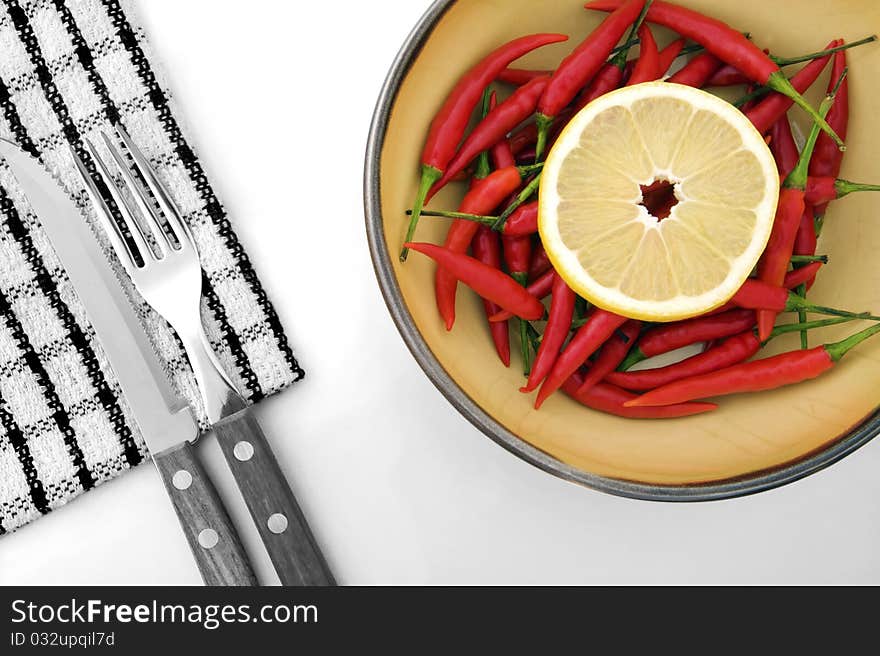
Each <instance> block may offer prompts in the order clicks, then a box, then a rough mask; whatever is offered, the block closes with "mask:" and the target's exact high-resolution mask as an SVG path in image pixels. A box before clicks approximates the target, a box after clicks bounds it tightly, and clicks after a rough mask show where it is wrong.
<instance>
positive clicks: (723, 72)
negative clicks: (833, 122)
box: [703, 64, 843, 148]
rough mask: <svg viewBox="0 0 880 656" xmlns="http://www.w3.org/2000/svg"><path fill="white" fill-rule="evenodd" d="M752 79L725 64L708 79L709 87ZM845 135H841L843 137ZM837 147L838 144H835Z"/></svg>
mask: <svg viewBox="0 0 880 656" xmlns="http://www.w3.org/2000/svg"><path fill="white" fill-rule="evenodd" d="M750 82H751V80H750V79H749V78H747V77H746V76H745V75H743V74H742V73H741V72H740V70H739V69H738V68H737V67H736V66H731V65H730V64H724V65H723V66H722V67H721V68H719V69H718V70H716V71H715V72H714V73H713V74H712V77H710V78H709V79H708V80H706V84H705V85H703V86H707V87H735V86H737V85H739V84H749V83H750ZM842 138H843V137H841V139H842ZM835 148H837V146H835Z"/></svg>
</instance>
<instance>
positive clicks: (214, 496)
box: [0, 139, 257, 586]
mask: <svg viewBox="0 0 880 656" xmlns="http://www.w3.org/2000/svg"><path fill="white" fill-rule="evenodd" d="M0 155H2V156H3V157H4V158H5V160H6V163H7V164H8V165H9V167H10V169H11V170H12V173H13V175H14V176H15V178H16V180H17V181H18V183H19V185H20V187H21V189H22V191H23V192H24V195H25V197H26V198H27V199H28V201H29V203H30V205H31V207H32V208H33V210H34V213H35V214H36V216H37V218H38V219H39V222H40V225H41V226H42V228H43V230H44V232H45V233H46V235H47V236H48V238H49V241H50V242H51V243H52V247H53V248H54V250H55V253H56V254H57V255H58V258H59V260H60V261H61V264H62V265H63V266H64V269H65V271H66V273H67V276H68V278H69V279H70V282H71V283H72V284H73V287H74V289H75V290H76V293H77V296H78V297H79V299H80V301H81V302H82V304H83V306H84V307H85V311H86V315H87V316H88V318H89V321H90V323H91V325H92V327H93V329H94V331H95V335H96V336H97V338H98V341H99V342H100V343H101V346H102V348H103V349H104V352H105V353H106V355H107V359H108V360H109V362H110V366H111V367H112V369H113V371H114V373H115V374H116V378H117V379H118V381H119V386H120V388H121V389H122V393H123V396H124V397H125V400H126V402H127V403H128V406H129V408H130V409H131V414H132V415H133V417H134V420H135V422H136V423H137V425H138V427H139V428H140V431H141V434H142V435H143V438H144V441H145V442H146V444H147V447H148V448H149V450H150V453H151V454H152V456H153V462H154V463H155V464H156V467H157V468H158V470H159V474H160V476H161V478H162V482H163V484H164V485H165V489H166V490H167V492H168V495H169V497H170V498H171V502H172V505H173V506H174V510H175V512H176V513H177V517H178V520H179V521H180V525H181V527H182V528H183V532H184V534H185V535H186V539H187V541H188V542H189V545H190V549H191V550H192V553H193V556H194V557H195V560H196V564H197V565H198V568H199V571H200V573H201V575H202V578H203V580H204V582H205V584H207V585H237V586H252V585H257V580H256V576H255V575H254V572H253V568H252V566H251V564H250V561H249V559H248V557H247V554H246V553H245V550H244V547H243V546H242V542H241V539H240V538H239V536H238V533H237V531H236V529H235V527H234V525H233V524H232V521H231V519H230V517H229V514H228V512H227V511H226V508H225V507H224V505H223V502H222V500H221V499H220V496H219V494H218V493H217V490H216V488H215V487H214V485H213V483H212V482H211V479H210V478H209V477H208V475H207V472H206V471H205V470H204V468H203V466H202V465H201V463H200V462H199V460H198V458H197V457H196V454H195V451H194V450H193V444H194V443H195V441H196V440H197V439H198V435H199V431H198V424H197V422H196V420H195V418H194V417H193V414H192V412H191V410H190V408H189V406H188V405H187V403H186V401H185V400H184V399H182V398H181V397H179V396H178V395H177V394H176V393H175V392H174V390H173V389H172V388H171V385H170V383H169V380H168V377H167V375H166V373H165V371H164V370H163V368H162V365H161V364H160V362H159V360H158V358H157V356H156V354H155V352H154V350H153V346H152V344H151V342H150V340H149V338H148V337H147V335H146V333H145V332H144V330H143V327H142V326H141V323H140V320H139V319H138V318H137V315H136V314H135V312H134V308H133V306H132V305H131V303H130V302H129V300H128V296H127V295H126V293H125V290H124V289H123V288H122V286H121V284H120V282H119V279H118V278H117V275H116V273H115V272H114V270H113V269H112V268H111V266H110V262H109V260H108V259H107V257H106V256H105V255H104V252H103V251H102V248H101V246H100V243H101V242H99V241H98V240H97V239H96V234H95V233H93V231H92V229H91V228H90V226H89V223H88V221H86V219H85V218H84V216H83V214H82V213H81V212H80V210H79V209H77V207H76V205H75V204H74V202H73V200H72V199H71V198H70V197H69V196H68V195H67V194H66V193H65V191H64V190H63V189H62V188H61V186H60V185H59V184H58V182H56V180H55V179H54V178H53V177H52V175H51V174H50V173H49V171H48V170H46V168H44V167H43V165H42V164H41V163H40V162H39V161H38V160H37V159H35V158H34V157H32V156H31V155H29V154H28V153H26V152H24V151H23V150H21V149H20V148H19V147H18V146H17V145H15V144H14V143H12V142H10V141H6V140H5V139H0Z"/></svg>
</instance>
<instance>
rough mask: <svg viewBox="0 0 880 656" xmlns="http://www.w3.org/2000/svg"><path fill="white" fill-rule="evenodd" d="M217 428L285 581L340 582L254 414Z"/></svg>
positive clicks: (308, 583)
mask: <svg viewBox="0 0 880 656" xmlns="http://www.w3.org/2000/svg"><path fill="white" fill-rule="evenodd" d="M214 431H215V433H216V434H217V440H218V442H219V443H220V449H221V450H222V451H223V455H224V456H225V457H226V461H227V462H228V463H229V467H230V469H231V470H232V474H233V476H234V477H235V481H236V483H238V487H239V489H240V490H241V494H242V496H243V497H244V500H245V503H246V504H247V507H248V510H250V513H251V517H252V518H253V520H254V523H255V524H256V525H257V529H258V530H259V531H260V536H261V537H262V538H263V543H264V544H265V545H266V550H267V551H268V552H269V557H270V558H271V559H272V564H273V565H275V571H276V572H278V576H279V578H280V579H281V583H282V585H297V586H332V585H336V581H335V579H334V578H333V574H332V573H331V571H330V568H329V567H328V565H327V561H326V560H325V559H324V556H323V554H322V553H321V550H320V549H319V548H318V544H317V543H316V542H315V538H314V536H313V535H312V531H311V530H310V529H309V525H308V523H307V522H306V519H305V517H304V516H303V513H302V510H301V509H300V507H299V504H298V503H297V501H296V497H294V495H293V491H292V490H291V489H290V484H289V483H288V482H287V479H286V478H285V476H284V473H283V472H282V471H281V467H280V466H279V465H278V461H277V460H276V459H275V454H274V453H272V449H271V448H270V447H269V443H268V441H267V440H266V436H265V435H264V434H263V430H262V428H260V424H259V423H258V422H257V419H256V417H255V416H254V415H253V413H252V412H251V411H250V410H247V409H245V410H241V411H239V412H237V413H235V414H234V415H231V416H229V417H226V418H224V419H222V420H221V421H220V422H218V423H216V424H214Z"/></svg>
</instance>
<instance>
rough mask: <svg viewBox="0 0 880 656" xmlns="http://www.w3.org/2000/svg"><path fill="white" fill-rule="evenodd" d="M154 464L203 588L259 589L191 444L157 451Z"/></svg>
mask: <svg viewBox="0 0 880 656" xmlns="http://www.w3.org/2000/svg"><path fill="white" fill-rule="evenodd" d="M153 462H155V464H156V468H157V469H158V470H159V474H160V476H161V477H162V482H163V483H164V484H165V489H166V490H167V491H168V496H169V497H171V503H172V504H173V505H174V511H175V512H176V513H177V518H178V520H179V521H180V526H181V528H183V532H184V534H185V535H186V540H187V542H189V547H190V549H191V550H192V553H193V556H194V557H195V559H196V564H197V565H198V568H199V572H200V573H201V575H202V579H203V580H204V582H205V585H212V586H218V585H229V586H256V585H258V583H257V577H256V576H255V575H254V571H253V569H252V568H251V564H250V561H249V560H248V557H247V554H246V553H245V550H244V547H243V546H242V544H241V539H240V538H239V537H238V533H237V532H236V530H235V526H234V525H233V524H232V520H231V519H230V518H229V514H228V513H227V512H226V508H225V507H224V505H223V501H222V500H221V499H220V495H219V494H217V489H216V488H215V487H214V484H213V483H212V482H211V479H210V478H209V477H208V474H207V472H205V469H204V468H203V467H202V464H201V462H199V460H198V458H197V457H196V455H195V451H194V450H193V447H192V445H190V444H189V443H188V442H184V443H183V444H182V445H180V446H177V447H174V448H172V449H168V450H167V451H162V452H161V453H156V454H154V455H153Z"/></svg>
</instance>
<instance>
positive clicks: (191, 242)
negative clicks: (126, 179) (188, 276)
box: [114, 123, 198, 250]
mask: <svg viewBox="0 0 880 656" xmlns="http://www.w3.org/2000/svg"><path fill="white" fill-rule="evenodd" d="M114 127H115V128H116V134H118V135H119V138H120V139H121V140H122V143H123V144H125V147H126V148H127V149H128V153H129V154H130V155H131V159H132V162H133V163H134V167H135V169H137V172H138V173H139V174H140V175H141V177H142V178H143V179H144V180H145V181H146V183H147V186H148V187H149V188H150V192H152V194H153V197H154V198H155V199H156V202H157V203H158V205H159V207H160V209H161V210H162V212H163V213H164V215H165V220H166V221H168V225H169V227H170V228H171V231H172V232H173V233H174V236H175V237H176V238H177V241H178V243H179V244H180V247H181V249H183V248H186V247H187V246H189V247H190V248H192V249H193V250H198V249H197V248H196V242H195V239H194V238H193V235H192V232H190V229H189V226H188V225H187V224H186V222H185V221H184V220H183V217H182V216H181V214H180V210H178V209H177V205H176V204H175V203H174V201H173V200H171V194H170V193H168V190H167V189H166V188H165V185H163V184H162V182H161V181H160V180H159V178H158V177H157V176H156V173H155V172H154V171H153V169H152V167H151V166H150V165H149V163H148V162H147V158H146V157H145V156H144V154H143V153H142V152H141V149H140V148H138V147H137V144H135V143H134V141H133V140H132V138H131V137H130V136H129V134H128V132H126V130H125V128H123V127H122V125H121V124H120V123H117V124H116V125H115V126H114Z"/></svg>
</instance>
